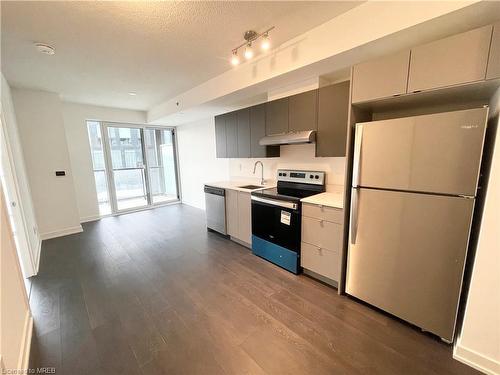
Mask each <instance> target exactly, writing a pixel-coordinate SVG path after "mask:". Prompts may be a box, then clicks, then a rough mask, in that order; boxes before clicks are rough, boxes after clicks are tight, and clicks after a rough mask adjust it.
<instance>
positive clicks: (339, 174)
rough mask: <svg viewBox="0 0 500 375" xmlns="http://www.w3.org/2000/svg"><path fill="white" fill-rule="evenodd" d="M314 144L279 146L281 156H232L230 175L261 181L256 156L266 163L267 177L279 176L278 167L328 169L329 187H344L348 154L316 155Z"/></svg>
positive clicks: (338, 190) (236, 178)
mask: <svg viewBox="0 0 500 375" xmlns="http://www.w3.org/2000/svg"><path fill="white" fill-rule="evenodd" d="M315 147H316V146H315V145H314V144H301V145H287V146H280V157H279V158H261V159H259V158H256V159H253V158H251V159H230V161H229V178H230V179H231V180H240V179H245V180H248V179H251V180H252V181H254V182H259V181H260V173H261V172H260V166H257V169H256V173H255V175H254V174H253V167H254V163H255V162H256V161H257V160H260V161H262V163H263V164H264V178H265V179H266V180H268V181H275V180H276V171H277V170H278V169H299V170H312V171H324V172H326V185H327V186H326V190H327V191H335V192H340V191H343V184H344V169H345V158H317V157H315V156H314V155H315Z"/></svg>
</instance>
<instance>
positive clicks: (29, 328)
mask: <svg viewBox="0 0 500 375" xmlns="http://www.w3.org/2000/svg"><path fill="white" fill-rule="evenodd" d="M32 336H33V317H32V316H31V312H30V310H28V311H27V312H26V317H25V319H24V330H23V340H22V341H21V352H20V353H19V360H18V364H17V368H18V369H22V370H27V369H28V366H29V361H30V350H31V338H32Z"/></svg>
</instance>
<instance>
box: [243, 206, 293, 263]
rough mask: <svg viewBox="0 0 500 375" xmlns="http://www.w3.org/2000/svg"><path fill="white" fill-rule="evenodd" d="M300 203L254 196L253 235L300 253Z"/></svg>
mask: <svg viewBox="0 0 500 375" xmlns="http://www.w3.org/2000/svg"><path fill="white" fill-rule="evenodd" d="M300 224H301V223H300V205H299V204H298V203H293V202H287V201H282V200H277V199H270V198H263V197H256V196H252V235H253V236H255V237H258V238H260V239H262V240H265V241H268V242H271V243H273V244H275V245H278V246H281V247H283V248H285V249H287V250H291V251H294V252H296V253H297V254H298V253H300Z"/></svg>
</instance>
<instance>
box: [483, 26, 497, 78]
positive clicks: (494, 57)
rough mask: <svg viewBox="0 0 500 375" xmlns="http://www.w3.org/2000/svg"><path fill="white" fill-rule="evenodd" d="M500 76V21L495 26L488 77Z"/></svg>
mask: <svg viewBox="0 0 500 375" xmlns="http://www.w3.org/2000/svg"><path fill="white" fill-rule="evenodd" d="M494 78H500V22H498V23H496V24H495V25H494V26H493V36H492V38H491V47H490V57H489V59H488V70H487V72H486V79H494Z"/></svg>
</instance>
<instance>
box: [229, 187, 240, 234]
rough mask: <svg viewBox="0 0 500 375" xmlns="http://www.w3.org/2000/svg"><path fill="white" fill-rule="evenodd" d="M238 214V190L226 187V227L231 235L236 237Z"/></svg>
mask: <svg viewBox="0 0 500 375" xmlns="http://www.w3.org/2000/svg"><path fill="white" fill-rule="evenodd" d="M238 216H239V214H238V192H237V191H236V190H230V189H226V227H227V234H229V235H230V236H232V237H238Z"/></svg>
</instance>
